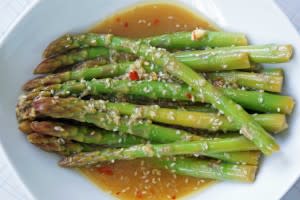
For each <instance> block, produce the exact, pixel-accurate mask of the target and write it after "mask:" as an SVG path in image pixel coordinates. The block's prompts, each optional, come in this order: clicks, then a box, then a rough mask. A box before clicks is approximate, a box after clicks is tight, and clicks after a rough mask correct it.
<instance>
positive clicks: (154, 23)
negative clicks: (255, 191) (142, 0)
mask: <svg viewBox="0 0 300 200" xmlns="http://www.w3.org/2000/svg"><path fill="white" fill-rule="evenodd" d="M159 22H160V21H159V19H157V18H156V19H154V20H153V22H152V24H153V25H157V24H159Z"/></svg>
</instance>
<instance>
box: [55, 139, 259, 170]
mask: <svg viewBox="0 0 300 200" xmlns="http://www.w3.org/2000/svg"><path fill="white" fill-rule="evenodd" d="M246 140H247V139H245V138H244V137H242V136H239V137H236V138H226V139H208V140H199V141H192V142H191V141H190V142H176V143H169V144H143V145H134V146H131V147H127V148H119V149H116V148H107V149H104V150H101V151H94V152H88V153H78V154H75V155H73V156H70V157H67V158H65V159H63V160H62V161H60V162H59V164H60V165H61V166H63V167H86V166H89V165H97V164H99V163H101V162H107V161H114V160H132V159H136V158H148V157H150V158H151V157H163V156H174V155H191V154H201V153H205V154H207V153H222V152H232V151H240V150H242V151H248V150H256V149H257V148H256V146H255V145H249V142H248V141H246ZM243 143H245V144H243Z"/></svg>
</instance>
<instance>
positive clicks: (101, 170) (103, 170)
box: [97, 166, 113, 176]
mask: <svg viewBox="0 0 300 200" xmlns="http://www.w3.org/2000/svg"><path fill="white" fill-rule="evenodd" d="M97 172H99V173H101V174H105V175H108V176H112V175H113V170H112V168H111V167H108V166H102V167H98V168H97Z"/></svg>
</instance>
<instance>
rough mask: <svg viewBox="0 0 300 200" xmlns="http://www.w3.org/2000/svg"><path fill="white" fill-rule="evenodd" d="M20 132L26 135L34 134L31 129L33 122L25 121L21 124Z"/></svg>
mask: <svg viewBox="0 0 300 200" xmlns="http://www.w3.org/2000/svg"><path fill="white" fill-rule="evenodd" d="M19 130H20V131H22V132H23V133H25V134H30V133H31V132H32V129H31V121H29V120H24V121H21V122H20V123H19Z"/></svg>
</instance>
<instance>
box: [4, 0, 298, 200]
mask: <svg viewBox="0 0 300 200" xmlns="http://www.w3.org/2000/svg"><path fill="white" fill-rule="evenodd" d="M33 1H34V0H0V38H1V37H2V35H3V34H4V33H5V32H6V31H7V29H8V27H9V26H10V25H11V24H12V22H14V20H15V19H16V18H17V17H18V16H19V15H20V14H21V13H22V12H23V10H24V8H26V7H27V6H28V5H30V4H31V3H32V2H33ZM275 1H276V2H277V3H278V5H279V6H280V7H281V8H282V10H283V11H284V12H285V13H286V15H287V16H288V17H289V18H290V20H291V21H292V22H293V24H294V25H295V26H296V28H297V30H298V31H299V33H300V12H299V10H300V1H299V0H275ZM0 199H1V200H31V198H30V197H29V196H28V194H27V193H26V191H25V189H24V188H23V186H22V185H21V184H20V180H19V179H18V178H17V177H16V176H15V174H14V172H13V171H12V169H11V168H10V167H9V165H8V164H7V163H6V159H5V158H4V153H3V152H2V150H0ZM298 199H300V179H299V180H298V181H297V183H296V184H295V185H294V186H293V187H292V188H291V189H290V190H289V192H287V194H286V195H285V196H284V197H283V200H298Z"/></svg>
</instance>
